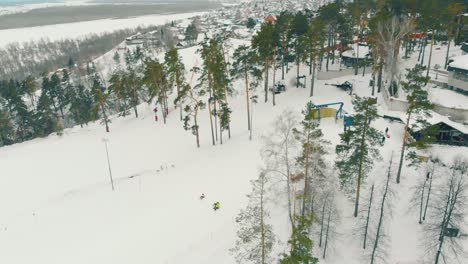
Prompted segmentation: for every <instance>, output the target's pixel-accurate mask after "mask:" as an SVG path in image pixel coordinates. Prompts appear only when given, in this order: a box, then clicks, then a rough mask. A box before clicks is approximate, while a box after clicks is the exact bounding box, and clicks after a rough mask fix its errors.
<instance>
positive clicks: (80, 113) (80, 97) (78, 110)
mask: <svg viewBox="0 0 468 264" xmlns="http://www.w3.org/2000/svg"><path fill="white" fill-rule="evenodd" d="M68 97H69V98H70V108H69V112H70V114H71V116H72V119H73V121H75V123H76V124H79V125H80V126H81V127H83V125H84V124H88V122H90V121H92V120H94V115H93V111H92V108H93V104H94V102H93V98H92V96H91V94H90V93H89V91H88V90H87V89H86V88H85V87H84V86H83V85H78V86H77V87H73V89H70V90H69V95H68Z"/></svg>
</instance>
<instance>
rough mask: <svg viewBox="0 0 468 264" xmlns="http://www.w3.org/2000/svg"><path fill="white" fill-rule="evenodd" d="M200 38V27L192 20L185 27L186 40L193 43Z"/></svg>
mask: <svg viewBox="0 0 468 264" xmlns="http://www.w3.org/2000/svg"><path fill="white" fill-rule="evenodd" d="M197 38H198V29H197V26H196V25H195V23H194V22H192V23H191V24H190V25H188V27H187V28H186V29H185V40H186V41H187V42H188V43H190V44H193V43H194V42H195V41H197Z"/></svg>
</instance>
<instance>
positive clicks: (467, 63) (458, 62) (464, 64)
mask: <svg viewBox="0 0 468 264" xmlns="http://www.w3.org/2000/svg"><path fill="white" fill-rule="evenodd" d="M449 66H450V67H452V68H457V69H462V70H468V54H467V55H463V56H458V57H455V58H453V61H452V62H451V63H450V64H449Z"/></svg>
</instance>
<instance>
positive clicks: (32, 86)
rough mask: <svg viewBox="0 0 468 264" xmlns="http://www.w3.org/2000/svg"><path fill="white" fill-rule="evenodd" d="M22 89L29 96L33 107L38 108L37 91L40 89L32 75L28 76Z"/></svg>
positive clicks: (22, 84)
mask: <svg viewBox="0 0 468 264" xmlns="http://www.w3.org/2000/svg"><path fill="white" fill-rule="evenodd" d="M21 88H22V89H23V91H24V93H25V94H27V95H28V97H29V100H30V101H31V105H32V106H33V107H36V91H37V89H38V87H37V83H36V80H34V77H33V76H31V75H29V76H27V77H26V79H24V80H23V82H22V83H21Z"/></svg>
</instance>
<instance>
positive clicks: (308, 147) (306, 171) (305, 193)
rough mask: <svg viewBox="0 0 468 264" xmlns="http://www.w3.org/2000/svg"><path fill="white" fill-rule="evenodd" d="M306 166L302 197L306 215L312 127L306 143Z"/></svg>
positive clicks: (303, 212)
mask: <svg viewBox="0 0 468 264" xmlns="http://www.w3.org/2000/svg"><path fill="white" fill-rule="evenodd" d="M305 146H306V150H305V152H306V153H305V166H304V193H303V197H302V216H305V211H306V201H307V197H309V196H308V195H309V187H308V180H309V156H310V129H308V130H307V142H306V144H305Z"/></svg>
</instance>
